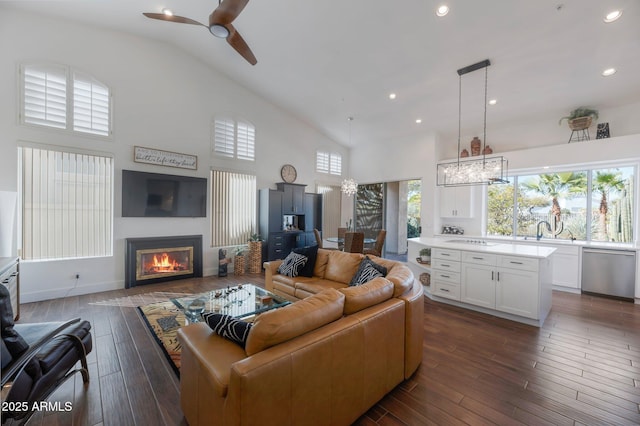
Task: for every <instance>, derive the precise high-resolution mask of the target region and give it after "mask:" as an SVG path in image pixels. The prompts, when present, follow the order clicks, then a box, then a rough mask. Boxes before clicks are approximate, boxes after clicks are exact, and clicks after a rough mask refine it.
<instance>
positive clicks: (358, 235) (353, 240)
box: [344, 232, 364, 253]
mask: <svg viewBox="0 0 640 426" xmlns="http://www.w3.org/2000/svg"><path fill="white" fill-rule="evenodd" d="M363 249H364V232H347V233H345V236H344V251H346V252H349V253H362V250H363Z"/></svg>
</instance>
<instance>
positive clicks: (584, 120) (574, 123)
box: [569, 117, 592, 130]
mask: <svg viewBox="0 0 640 426" xmlns="http://www.w3.org/2000/svg"><path fill="white" fill-rule="evenodd" d="M591 121H592V118H591V117H578V118H574V119H573V120H569V128H570V129H571V130H585V129H588V128H589V126H591Z"/></svg>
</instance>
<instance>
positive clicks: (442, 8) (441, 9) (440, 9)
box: [436, 4, 449, 17]
mask: <svg viewBox="0 0 640 426" xmlns="http://www.w3.org/2000/svg"><path fill="white" fill-rule="evenodd" d="M447 13H449V6H447V5H444V4H443V5H442V6H439V7H438V9H436V16H439V17H443V16H445V15H446V14H447Z"/></svg>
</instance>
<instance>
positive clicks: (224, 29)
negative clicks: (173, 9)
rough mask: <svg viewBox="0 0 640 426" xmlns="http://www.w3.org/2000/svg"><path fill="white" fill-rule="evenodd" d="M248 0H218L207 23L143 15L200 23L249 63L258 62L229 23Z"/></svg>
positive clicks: (169, 16)
mask: <svg viewBox="0 0 640 426" xmlns="http://www.w3.org/2000/svg"><path fill="white" fill-rule="evenodd" d="M248 2H249V0H219V1H218V7H217V8H215V9H214V10H213V12H211V15H209V25H208V26H207V25H204V24H201V23H200V22H198V21H194V20H193V19H190V18H185V17H183V16H175V15H167V14H164V13H143V15H144V16H146V17H147V18H151V19H159V20H161V21H169V22H177V23H179V24H191V25H202V26H203V27H206V28H209V31H210V32H211V34H213V35H214V36H216V37H218V38H226V39H227V43H229V44H230V45H231V47H233V48H234V49H235V50H236V51H237V52H238V53H239V54H240V55H241V56H242V57H243V58H244V59H246V60H247V62H249V63H250V64H251V65H255V64H257V63H258V61H257V60H256V57H255V56H254V55H253V52H251V49H250V48H249V45H247V43H246V42H245V41H244V39H243V38H242V36H241V35H240V33H239V32H238V31H237V30H236V29H235V27H234V26H233V25H232V24H231V23H232V22H233V21H234V20H235V19H236V18H237V17H238V15H240V12H242V10H243V9H244V7H245V6H246V5H247V3H248Z"/></svg>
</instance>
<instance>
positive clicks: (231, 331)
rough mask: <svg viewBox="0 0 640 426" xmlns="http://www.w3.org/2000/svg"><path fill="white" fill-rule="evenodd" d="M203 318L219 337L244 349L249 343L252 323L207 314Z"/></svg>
mask: <svg viewBox="0 0 640 426" xmlns="http://www.w3.org/2000/svg"><path fill="white" fill-rule="evenodd" d="M202 318H203V319H204V321H205V322H206V323H207V324H208V325H209V327H211V330H213V331H214V332H215V333H216V334H217V335H218V336H222V337H224V338H225V339H229V340H231V341H232V342H236V343H237V344H239V345H240V346H242V347H243V348H244V347H245V344H246V343H247V336H248V335H249V330H251V326H252V324H251V323H248V322H246V321H242V320H239V319H237V318H234V317H232V316H231V315H225V314H216V313H207V314H203V315H202Z"/></svg>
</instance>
